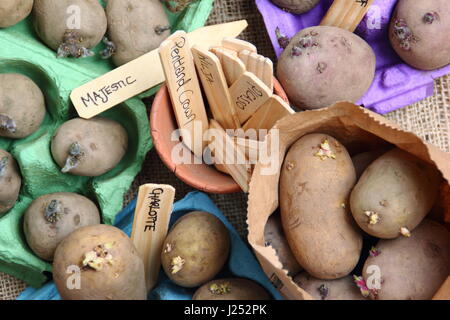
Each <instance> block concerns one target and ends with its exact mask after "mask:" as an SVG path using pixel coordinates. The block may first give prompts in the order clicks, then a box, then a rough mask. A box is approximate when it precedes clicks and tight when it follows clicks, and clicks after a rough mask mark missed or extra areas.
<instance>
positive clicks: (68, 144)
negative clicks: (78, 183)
mask: <svg viewBox="0 0 450 320" xmlns="http://www.w3.org/2000/svg"><path fill="white" fill-rule="evenodd" d="M127 147H128V135H127V132H126V131H125V129H124V128H123V127H122V125H120V124H119V123H117V122H115V121H113V120H110V119H106V118H100V117H97V118H93V119H89V120H86V119H81V118H75V119H72V120H69V121H67V122H66V123H64V124H63V125H62V126H61V127H59V129H58V130H57V132H56V134H55V136H54V137H53V139H52V143H51V151H52V155H53V159H54V160H55V162H56V163H57V164H58V165H59V166H60V167H61V168H62V170H61V171H62V172H64V173H66V172H68V173H71V174H74V175H78V176H89V177H95V176H100V175H102V174H104V173H106V172H108V171H110V170H111V169H113V168H114V167H115V166H116V165H118V164H119V162H120V161H121V160H122V158H123V156H124V155H125V153H126V151H127Z"/></svg>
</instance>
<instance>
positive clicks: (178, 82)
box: [159, 31, 209, 157]
mask: <svg viewBox="0 0 450 320" xmlns="http://www.w3.org/2000/svg"><path fill="white" fill-rule="evenodd" d="M159 55H160V57H161V63H162V66H163V70H164V74H165V77H166V83H167V87H168V89H169V94H170V99H171V101H172V107H173V110H174V113H175V117H176V119H177V123H178V127H179V128H180V129H186V130H181V135H182V137H183V143H184V144H185V145H186V146H187V147H188V148H189V149H191V150H192V151H193V152H194V154H195V155H197V156H198V157H201V156H202V154H203V148H204V147H205V143H204V141H203V140H204V139H203V138H202V137H203V132H204V131H206V130H207V129H208V127H209V123H208V117H207V115H206V109H205V105H204V102H203V97H202V93H201V89H200V82H199V81H198V77H197V73H196V71H195V65H194V60H193V57H192V53H191V49H190V46H189V42H188V40H187V35H186V32H184V31H177V32H175V33H174V34H173V35H171V36H170V37H169V38H168V39H167V40H165V41H164V42H163V43H162V44H161V46H160V48H159ZM194 121H199V123H201V130H195V129H196V125H195V123H194ZM197 127H198V124H197Z"/></svg>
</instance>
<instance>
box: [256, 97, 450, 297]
mask: <svg viewBox="0 0 450 320" xmlns="http://www.w3.org/2000/svg"><path fill="white" fill-rule="evenodd" d="M274 128H275V129H279V132H278V135H279V142H280V143H279V144H280V148H279V154H278V156H277V157H276V158H277V160H278V163H277V167H278V170H277V173H276V174H272V175H263V174H262V173H263V172H264V170H265V169H266V170H267V167H268V165H264V164H261V163H258V164H257V165H256V167H255V171H254V173H253V177H252V180H251V183H250V192H249V201H248V216H247V223H248V229H249V235H248V241H249V243H250V245H251V246H252V248H253V249H254V251H255V254H256V256H257V258H258V260H259V262H260V263H261V266H262V267H263V269H264V271H265V273H266V274H267V276H268V277H269V279H270V280H271V281H272V283H273V284H274V285H275V287H276V288H277V289H278V290H279V291H280V292H281V294H282V295H284V296H285V297H286V298H287V299H312V297H311V296H310V295H309V294H308V293H307V292H305V291H304V290H302V289H301V288H300V287H299V286H297V285H296V284H295V283H294V282H293V281H292V278H291V277H289V276H288V275H287V270H283V268H282V265H281V263H280V261H279V259H278V257H277V256H276V253H275V250H274V249H273V248H272V247H270V246H268V247H265V246H264V242H265V241H264V228H265V225H266V222H267V219H268V218H269V216H270V215H271V214H272V213H273V212H274V211H275V210H277V208H278V181H279V176H280V168H281V166H282V164H283V160H284V157H285V154H286V153H287V150H288V149H289V147H290V146H291V145H292V144H293V143H294V142H295V141H297V140H298V139H299V138H300V137H302V136H303V135H305V134H308V133H314V132H316V133H325V134H329V135H331V136H333V137H335V138H336V139H338V140H339V141H340V142H341V143H343V144H344V145H345V146H346V147H347V149H348V151H349V153H350V155H352V156H353V155H355V154H357V153H360V152H364V151H368V150H372V149H378V148H385V147H389V146H397V147H398V148H401V149H403V150H405V151H407V152H409V153H411V154H413V155H415V156H417V157H418V158H420V159H422V160H424V161H426V162H428V163H430V164H432V165H434V166H436V167H437V169H438V170H439V171H440V172H441V173H442V176H443V179H442V184H441V185H442V188H441V196H440V197H439V199H438V200H437V201H436V205H435V207H434V208H433V210H432V212H431V213H430V215H429V216H430V217H432V218H433V219H435V220H438V221H440V222H444V221H445V222H447V223H449V222H450V206H449V200H450V187H449V181H450V154H447V153H445V152H443V151H441V150H439V149H438V148H436V147H434V146H432V145H429V144H427V143H425V142H424V141H422V140H421V139H420V138H419V137H418V136H416V135H415V134H413V133H411V132H407V131H404V130H402V129H401V128H400V127H398V126H397V125H396V124H394V123H392V122H390V121H389V120H387V119H385V118H384V117H382V116H380V115H378V114H376V113H374V112H371V111H369V110H367V109H364V108H362V107H359V106H357V105H354V104H353V103H349V102H341V103H337V104H335V105H334V106H332V107H329V108H326V109H321V110H311V111H305V112H301V113H296V114H294V115H290V116H287V117H285V118H283V119H281V120H280V121H278V122H277V124H276V125H275V127H274ZM275 137H276V134H274V133H271V134H269V135H268V136H267V139H268V143H269V144H271V143H273V142H274V141H275ZM447 226H449V224H447ZM440 298H442V297H440ZM447 298H448V299H450V297H447Z"/></svg>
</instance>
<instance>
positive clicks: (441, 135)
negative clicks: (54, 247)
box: [0, 0, 450, 300]
mask: <svg viewBox="0 0 450 320" xmlns="http://www.w3.org/2000/svg"><path fill="white" fill-rule="evenodd" d="M238 19H247V21H248V23H249V27H248V29H247V30H246V31H244V33H243V34H242V36H241V38H242V39H245V40H248V41H250V42H252V43H254V44H255V45H256V46H257V47H258V50H259V52H260V53H261V54H263V55H265V56H267V57H269V58H271V59H272V60H274V58H275V54H274V52H273V49H272V46H271V44H270V41H269V38H268V36H267V34H266V33H265V27H264V23H263V21H262V19H261V16H260V15H259V13H258V11H257V9H256V6H255V3H254V1H253V0H216V1H215V5H214V10H213V12H212V15H211V17H210V19H209V20H208V24H216V23H222V22H228V21H234V20H238ZM148 102H149V103H151V100H149V101H148ZM387 117H388V118H389V119H391V120H393V121H395V122H397V123H398V124H399V125H401V126H402V127H403V128H405V129H406V130H409V131H412V132H414V133H416V134H417V135H418V136H420V137H421V138H423V139H425V140H426V141H428V142H430V143H432V144H434V145H436V146H438V147H439V148H441V149H442V150H445V151H447V152H450V149H449V140H450V76H446V77H443V78H440V79H437V80H436V81H435V94H434V96H433V97H430V98H428V99H426V100H424V101H421V102H418V103H416V104H414V105H411V106H409V107H407V108H404V109H402V110H398V111H395V112H392V113H390V114H388V115H387ZM149 182H154V183H168V184H171V185H173V186H174V187H175V188H176V190H177V193H176V198H177V199H180V198H182V197H183V196H184V195H185V194H186V193H188V192H190V191H193V189H192V188H190V187H189V186H187V185H185V184H184V183H183V182H181V181H179V180H178V179H177V178H176V177H175V175H174V174H173V173H171V172H170V171H169V170H167V168H166V167H165V166H164V165H163V164H162V163H161V161H160V160H159V158H158V156H157V154H156V152H155V151H154V150H152V151H151V152H150V153H149V155H148V156H147V159H146V161H145V163H144V167H143V169H142V172H141V173H140V174H139V176H138V177H137V178H136V180H135V181H134V183H133V186H132V188H131V190H130V192H129V193H128V195H127V196H126V199H125V202H126V203H128V202H129V201H130V200H131V199H133V198H134V197H135V196H136V191H137V187H138V186H139V185H141V184H143V183H149ZM211 198H212V199H213V200H214V201H215V203H216V204H217V205H218V207H219V208H220V209H221V210H222V211H223V212H224V214H225V215H226V216H227V218H228V219H229V220H230V222H231V223H232V224H233V226H234V227H235V228H236V229H237V231H238V232H239V233H240V235H241V236H242V237H244V238H245V236H246V227H247V226H246V222H245V219H246V217H245V216H246V203H247V198H246V196H245V195H244V194H242V193H239V194H231V195H211ZM24 288H25V284H24V283H23V282H22V281H20V280H17V279H14V278H13V277H11V276H8V275H5V274H2V273H0V300H9V299H15V298H16V297H17V295H18V294H19V293H20V292H21V291H22V290H23V289H24Z"/></svg>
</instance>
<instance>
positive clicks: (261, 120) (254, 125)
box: [243, 95, 295, 138]
mask: <svg viewBox="0 0 450 320" xmlns="http://www.w3.org/2000/svg"><path fill="white" fill-rule="evenodd" d="M294 113H295V111H294V110H293V109H292V108H291V106H290V105H289V104H287V103H286V102H285V101H284V100H283V99H281V98H280V97H279V96H277V95H273V96H272V97H270V98H269V100H267V101H266V103H264V104H263V105H262V106H261V107H260V108H259V109H258V111H256V113H255V114H254V115H253V116H252V117H251V118H250V119H249V120H248V121H247V122H246V123H245V125H244V126H243V129H244V131H245V130H248V129H256V130H258V129H267V130H270V129H271V128H272V127H273V126H274V124H275V123H276V122H277V121H278V120H280V119H281V118H283V117H285V116H287V115H289V114H294ZM260 138H262V137H260Z"/></svg>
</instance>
